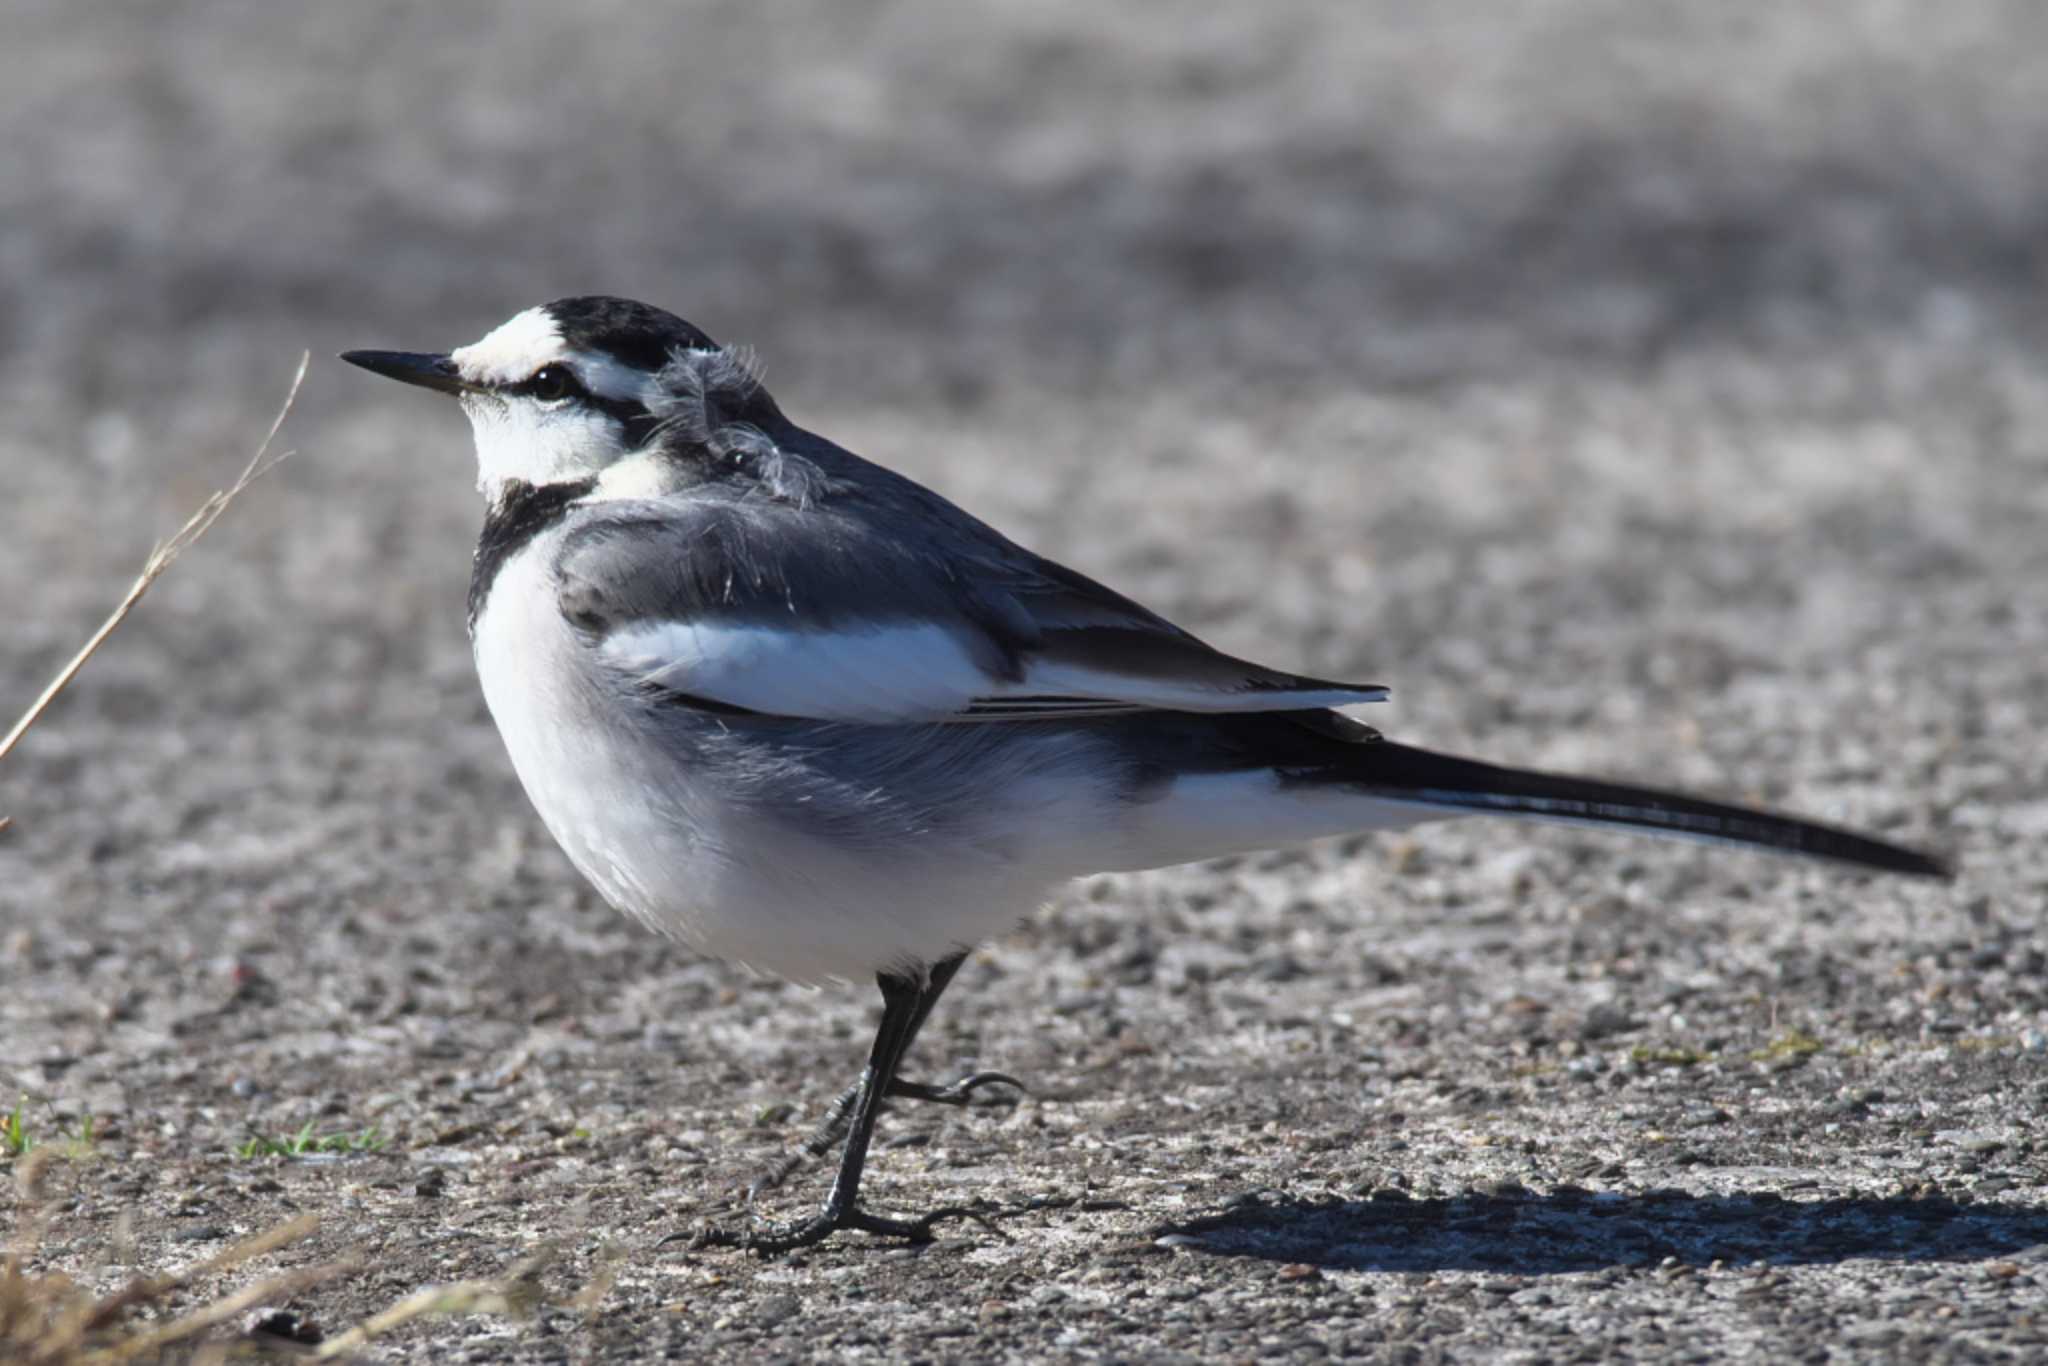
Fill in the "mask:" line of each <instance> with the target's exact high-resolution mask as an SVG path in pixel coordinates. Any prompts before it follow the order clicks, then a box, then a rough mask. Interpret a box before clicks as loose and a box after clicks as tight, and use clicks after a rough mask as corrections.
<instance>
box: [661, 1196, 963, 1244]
mask: <svg viewBox="0 0 2048 1366" xmlns="http://www.w3.org/2000/svg"><path fill="white" fill-rule="evenodd" d="M947 1219H972V1220H974V1221H975V1222H976V1223H978V1224H980V1225H981V1226H982V1227H983V1228H986V1229H987V1230H989V1232H991V1233H995V1234H996V1235H997V1236H998V1237H1001V1236H1002V1234H1001V1231H1000V1230H998V1229H997V1228H996V1226H995V1225H994V1224H992V1223H990V1222H989V1220H988V1217H987V1216H986V1215H985V1214H983V1213H982V1212H981V1211H979V1210H974V1209H969V1208H968V1207H967V1206H965V1205H948V1206H947V1207H945V1208H944V1209H935V1210H933V1211H932V1212H931V1213H929V1214H926V1215H923V1216H921V1217H920V1218H916V1219H890V1218H886V1217H884V1216H882V1215H879V1214H869V1213H868V1212H867V1211H866V1210H864V1209H857V1208H856V1209H844V1210H834V1209H833V1208H832V1207H831V1206H830V1205H829V1204H828V1205H827V1206H826V1207H825V1208H823V1209H821V1210H819V1211H818V1212H817V1213H816V1214H814V1215H812V1216H811V1217H810V1218H808V1219H798V1220H794V1221H792V1222H789V1223H782V1224H778V1223H770V1222H768V1221H767V1220H756V1221H755V1222H754V1223H753V1224H752V1225H751V1226H750V1227H747V1228H743V1229H725V1228H714V1227H710V1226H705V1227H702V1228H697V1229H693V1230H691V1231H689V1232H687V1233H671V1234H670V1235H669V1236H668V1237H666V1238H663V1239H662V1240H661V1241H660V1242H659V1243H657V1244H655V1246H656V1247H667V1246H668V1245H670V1244H671V1243H685V1244H687V1245H688V1246H689V1247H690V1248H692V1249H693V1250H694V1249H696V1248H703V1247H736V1248H743V1249H745V1250H746V1251H748V1252H751V1253H754V1254H755V1255H756V1256H760V1257H780V1256H781V1255H783V1254H784V1253H786V1252H795V1251H797V1250H798V1249H799V1248H806V1247H814V1246H816V1245H817V1244H819V1243H821V1242H823V1241H825V1239H827V1238H829V1237H831V1236H832V1235H833V1234H834V1233H837V1232H839V1231H840V1230H841V1229H848V1230H851V1231H853V1232H855V1233H870V1234H873V1235H874V1236H875V1237H877V1238H901V1239H903V1240H904V1241H905V1242H907V1243H911V1244H922V1243H929V1242H931V1241H932V1237H933V1232H932V1231H933V1230H934V1229H935V1228H937V1227H938V1225H939V1224H940V1223H941V1222H942V1221H944V1220H947Z"/></svg>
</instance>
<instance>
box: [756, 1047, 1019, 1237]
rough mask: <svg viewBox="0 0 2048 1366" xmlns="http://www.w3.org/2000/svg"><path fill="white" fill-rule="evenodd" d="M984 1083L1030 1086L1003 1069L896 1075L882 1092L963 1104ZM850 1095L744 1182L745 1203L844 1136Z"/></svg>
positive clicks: (898, 1097)
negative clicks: (941, 1081) (929, 1076)
mask: <svg viewBox="0 0 2048 1366" xmlns="http://www.w3.org/2000/svg"><path fill="white" fill-rule="evenodd" d="M984 1086H1014V1087H1016V1088H1017V1090H1018V1091H1020V1092H1022V1091H1028V1090H1029V1089H1030V1088H1028V1087H1026V1086H1025V1085H1024V1083H1023V1082H1021V1081H1018V1080H1017V1079H1016V1078H1015V1077H1013V1076H1011V1075H1009V1074H1008V1073H1007V1072H971V1073H969V1074H968V1075H966V1076H964V1077H962V1078H960V1079H959V1080H958V1081H955V1082H950V1083H948V1084H947V1085H945V1086H932V1085H930V1084H928V1083H926V1082H921V1081H905V1080H903V1079H902V1078H900V1077H898V1078H896V1079H894V1080H892V1081H890V1083H889V1089H888V1091H887V1092H886V1093H885V1094H886V1095H887V1096H888V1097H889V1098H890V1099H892V1100H924V1101H931V1102H932V1103H934V1104H937V1105H954V1106H963V1105H966V1104H968V1103H969V1102H970V1101H971V1100H973V1098H974V1093H975V1092H976V1091H979V1090H980V1089H981V1088H982V1087H984ZM853 1095H854V1088H852V1087H848V1088H847V1090H846V1091H845V1092H844V1093H842V1094H841V1095H840V1097H839V1099H838V1100H836V1101H834V1102H833V1104H832V1108H831V1109H830V1110H828V1111H827V1112H826V1114H825V1122H824V1123H823V1124H821V1125H819V1126H818V1131H817V1132H816V1133H814V1134H812V1135H811V1136H810V1137H809V1138H808V1139H806V1140H804V1143H803V1145H802V1146H801V1147H799V1148H798V1149H797V1150H796V1151H795V1152H792V1153H789V1154H787V1155H786V1156H784V1157H782V1158H780V1159H778V1160H777V1161H776V1163H775V1165H774V1166H772V1167H770V1168H768V1170H766V1171H764V1172H762V1173H761V1174H760V1175H759V1176H757V1177H755V1178H754V1179H753V1180H752V1181H751V1182H749V1183H748V1184H747V1203H748V1204H750V1205H751V1204H752V1203H753V1202H754V1201H755V1200H757V1199H759V1198H760V1197H761V1196H762V1195H764V1194H765V1193H767V1192H768V1191H772V1190H774V1189H775V1188H776V1187H777V1186H780V1185H781V1184H782V1183H783V1182H784V1181H787V1180H788V1179H789V1177H790V1175H791V1174H792V1173H793V1172H795V1171H796V1170H797V1168H799V1167H801V1166H803V1165H804V1164H805V1163H806V1162H808V1161H810V1160H811V1159H812V1158H816V1157H822V1156H824V1155H825V1154H826V1153H828V1152H830V1151H831V1150H832V1145H833V1144H835V1143H837V1142H838V1141H839V1140H840V1139H841V1138H842V1137H844V1136H845V1133H846V1126H847V1123H848V1122H849V1120H850V1119H851V1118H852V1112H853Z"/></svg>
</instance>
